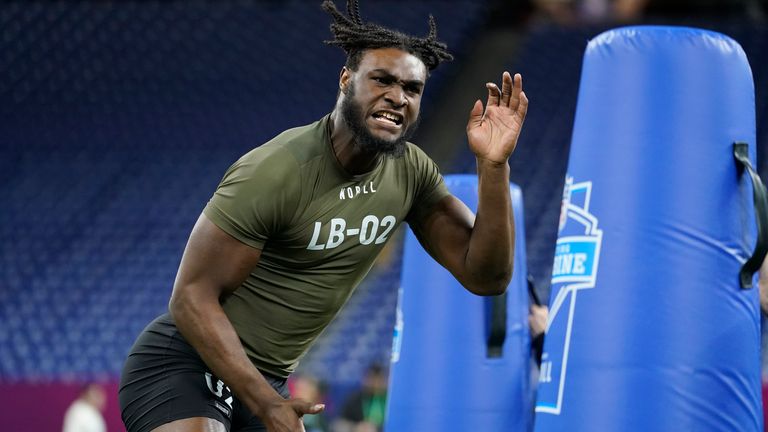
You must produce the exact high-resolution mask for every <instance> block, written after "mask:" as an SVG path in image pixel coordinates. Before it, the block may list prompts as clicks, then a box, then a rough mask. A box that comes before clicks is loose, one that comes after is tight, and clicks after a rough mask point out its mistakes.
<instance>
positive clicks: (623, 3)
mask: <svg viewBox="0 0 768 432" xmlns="http://www.w3.org/2000/svg"><path fill="white" fill-rule="evenodd" d="M647 3H648V0H534V4H535V5H536V7H537V8H538V10H539V11H540V12H541V13H542V14H543V15H544V16H545V17H547V18H550V19H551V20H553V21H555V22H557V23H559V24H585V23H602V22H629V21H637V20H638V19H640V18H641V17H642V14H643V10H644V9H645V7H646V5H647Z"/></svg>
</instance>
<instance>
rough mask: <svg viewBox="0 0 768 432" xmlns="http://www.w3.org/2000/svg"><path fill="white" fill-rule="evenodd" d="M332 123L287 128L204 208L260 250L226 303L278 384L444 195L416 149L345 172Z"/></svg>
mask: <svg viewBox="0 0 768 432" xmlns="http://www.w3.org/2000/svg"><path fill="white" fill-rule="evenodd" d="M329 121H330V117H329V116H325V117H324V118H322V119H321V120H319V121H317V122H315V123H312V124H310V125H307V126H302V127H298V128H295V129H290V130H287V131H285V132H283V133H282V134H280V135H278V136H277V137H275V138H273V139H272V140H271V141H269V142H267V143H265V144H264V145H262V146H260V147H258V148H256V149H254V150H252V151H250V152H249V153H247V154H245V155H244V156H243V157H242V158H240V159H239V160H238V161H237V162H235V163H234V164H233V165H232V166H231V167H230V168H229V169H228V170H227V172H226V173H225V175H224V178H223V179H222V181H221V183H220V184H219V186H218V188H217V190H216V192H215V193H214V195H213V197H212V198H211V200H210V201H209V202H208V205H207V206H206V207H205V210H204V213H205V215H206V216H207V217H208V218H209V219H210V220H211V221H212V222H213V223H214V224H216V225H217V226H218V227H219V228H221V229H222V230H224V231H225V232H227V233H228V234H230V235H231V236H233V237H235V238H236V239H238V240H240V241H241V242H243V243H245V244H247V245H249V246H251V247H254V248H257V249H261V250H262V253H261V260H260V261H259V263H258V265H257V266H256V268H254V269H253V271H251V273H250V275H249V276H248V278H247V279H246V280H245V282H244V283H243V284H242V285H241V286H240V287H239V288H238V289H237V290H235V291H234V293H233V294H231V295H230V296H228V297H227V298H225V299H224V300H223V301H222V306H223V308H224V312H225V313H226V315H227V317H228V318H229V320H230V321H231V322H232V325H233V326H234V328H235V330H236V332H237V334H238V336H239V337H240V341H241V342H242V344H243V347H244V348H245V351H246V353H247V354H248V357H249V358H250V360H251V361H252V362H253V364H254V365H255V366H256V367H257V368H259V369H260V370H262V371H265V372H267V373H270V374H273V375H276V376H279V377H287V376H288V375H289V374H290V373H291V372H293V371H294V370H295V369H296V366H297V365H298V362H299V359H300V358H301V357H302V355H303V354H304V353H305V352H306V351H307V350H308V349H309V347H310V345H311V344H312V342H313V341H314V340H315V339H316V338H317V337H318V336H319V335H320V333H321V332H322V331H323V329H325V327H326V326H327V325H328V324H329V323H330V322H331V320H332V319H333V318H334V317H335V316H336V314H337V313H338V311H339V310H340V309H341V307H342V306H343V305H344V303H345V302H346V301H347V299H349V297H350V295H351V294H352V291H353V290H354V288H355V287H356V286H357V285H358V283H360V281H361V280H362V279H363V277H364V276H365V275H366V274H367V273H368V271H369V270H370V268H371V266H372V265H373V262H374V260H375V258H376V256H377V255H378V254H379V252H380V251H381V250H382V248H383V247H384V244H385V243H386V242H387V241H388V240H389V239H390V238H391V237H392V235H393V234H394V233H395V230H396V229H397V227H398V226H399V225H400V223H401V222H403V221H408V220H409V219H410V218H413V217H418V215H419V212H424V211H427V210H429V209H430V207H431V206H433V205H434V204H435V203H436V202H438V201H439V200H441V199H442V198H444V197H445V196H446V195H448V190H447V188H446V186H445V184H444V182H443V178H442V176H441V175H440V173H439V171H438V169H437V166H436V165H435V163H434V162H433V161H432V160H431V159H430V158H429V157H428V156H427V155H426V154H424V152H423V151H421V149H419V148H418V147H416V146H415V145H413V144H410V143H408V144H407V148H406V151H405V155H404V156H403V157H400V158H391V157H381V158H380V159H379V161H378V164H377V165H376V167H375V168H374V169H373V170H371V171H370V172H368V173H366V174H362V175H357V176H353V175H350V174H348V173H347V172H346V171H345V170H344V169H343V167H342V166H341V164H340V163H339V162H338V160H337V159H336V156H335V154H334V152H333V148H332V145H331V140H330V132H329Z"/></svg>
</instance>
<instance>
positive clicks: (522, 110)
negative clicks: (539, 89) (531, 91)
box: [516, 92, 528, 121]
mask: <svg viewBox="0 0 768 432" xmlns="http://www.w3.org/2000/svg"><path fill="white" fill-rule="evenodd" d="M516 111H517V113H518V114H519V115H520V120H521V121H522V120H525V115H526V114H528V96H526V95H525V92H520V103H519V105H518V107H517V110H516Z"/></svg>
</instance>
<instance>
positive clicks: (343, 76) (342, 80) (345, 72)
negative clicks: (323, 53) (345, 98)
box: [339, 66, 352, 93]
mask: <svg viewBox="0 0 768 432" xmlns="http://www.w3.org/2000/svg"><path fill="white" fill-rule="evenodd" d="M351 79H352V71H351V70H349V69H347V67H346V66H344V67H342V68H341V72H340V73H339V89H340V90H341V91H342V93H346V91H347V86H349V81H350V80H351Z"/></svg>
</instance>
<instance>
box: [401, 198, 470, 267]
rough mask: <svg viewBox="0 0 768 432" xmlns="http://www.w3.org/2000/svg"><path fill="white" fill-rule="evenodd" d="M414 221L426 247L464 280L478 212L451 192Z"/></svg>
mask: <svg viewBox="0 0 768 432" xmlns="http://www.w3.org/2000/svg"><path fill="white" fill-rule="evenodd" d="M410 222H411V228H412V229H413V231H414V233H415V234H416V237H417V238H418V239H419V242H420V243H421V245H422V246H423V247H424V249H426V250H427V252H429V254H430V255H431V256H432V257H433V258H434V259H435V260H436V261H437V262H438V263H440V265H442V266H443V267H445V268H446V269H448V271H450V272H451V273H452V274H453V275H454V276H456V277H457V278H458V279H459V280H461V279H462V276H463V269H464V263H465V259H466V256H467V251H468V250H469V240H470V237H471V235H472V227H473V226H474V223H475V215H474V214H473V213H472V211H471V210H470V209H469V207H467V205H466V204H464V203H463V202H462V201H461V200H459V199H458V198H456V197H455V196H453V195H448V196H446V197H445V198H443V199H441V200H440V201H438V202H437V203H436V204H435V205H434V206H432V208H430V209H429V210H428V211H427V212H424V213H423V214H422V215H420V216H418V217H416V218H415V220H413V221H410Z"/></svg>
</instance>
